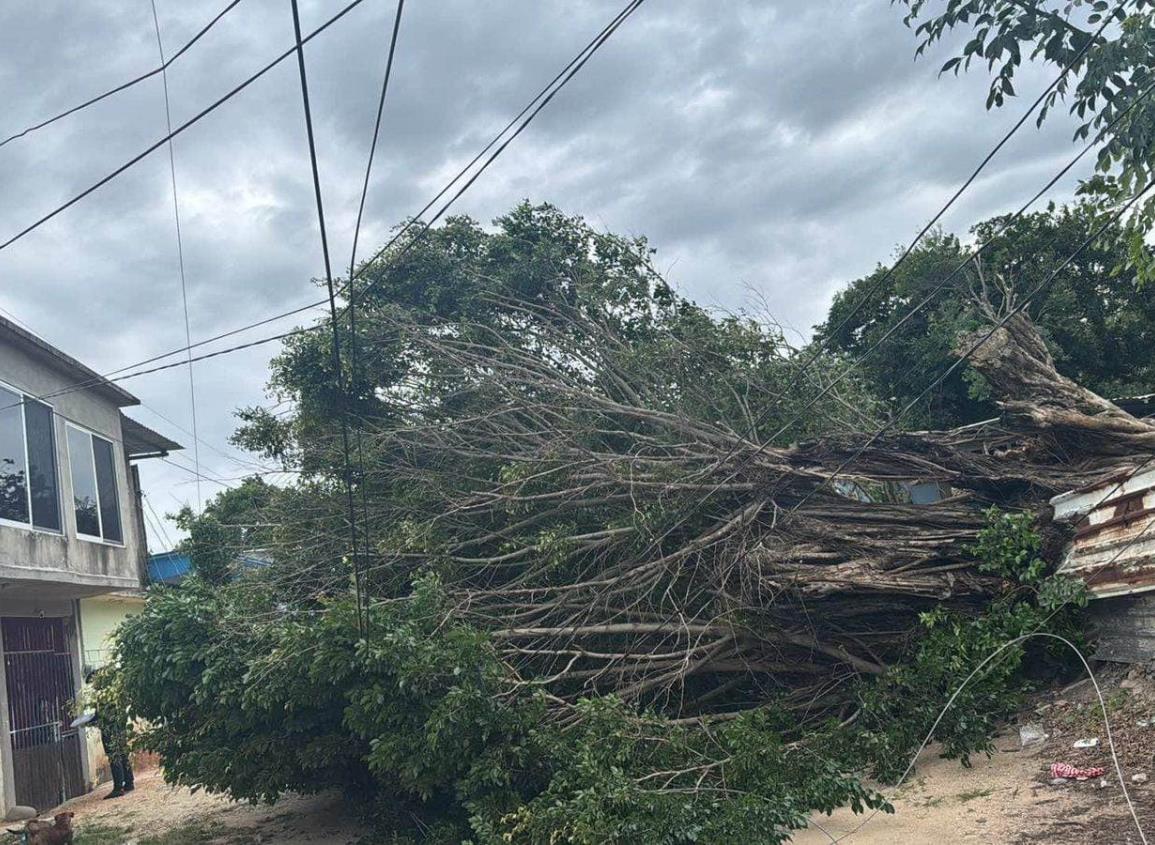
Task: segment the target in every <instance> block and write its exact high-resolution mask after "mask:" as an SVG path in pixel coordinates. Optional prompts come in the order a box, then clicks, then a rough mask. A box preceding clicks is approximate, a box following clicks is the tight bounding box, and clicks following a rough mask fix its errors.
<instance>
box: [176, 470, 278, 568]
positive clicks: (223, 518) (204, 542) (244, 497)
mask: <svg viewBox="0 0 1155 845" xmlns="http://www.w3.org/2000/svg"><path fill="white" fill-rule="evenodd" d="M279 495H283V494H282V491H281V490H280V489H279V488H277V487H274V486H272V485H270V484H267V483H265V481H264V480H263V479H261V478H260V477H259V476H254V477H252V478H246V479H245V480H244V481H242V482H241V484H240V485H239V486H237V487H232V488H229V489H226V490H223V491H221V492H220V493H218V494H217V495H216V496H214V497H213V498H212V499H210V500H209V501H208V502H207V503H206V504H205V506H204V508H203V509H202V510H201V512H200V513H194V511H193V509H192V508H191V507H189V506H188V505H185V506H184V507H183V508H181V510H180V511H179V512H178V513H176V514H174V515H173V516H172V519H173V521H174V522H176V525H177V527H178V528H180V529H182V530H183V531H185V532H186V533H187V536H186V537H185V539H184V540H182V541H181V542H180V543H179V544H178V545H177V547H176V551H178V552H183V553H185V554H187V555H188V556H189V560H190V562H191V565H192V571H193V573H194V574H195V575H197V576H198V577H199V578H201V579H203V580H204V581H207V582H209V583H212V584H222V583H224V582H225V581H227V580H228V579H229V578H230V577H232V576H233V575H234V574H235V573H236V569H237V560H238V558H239V557H240V556H241V555H243V554H246V553H248V552H252V551H255V550H258V549H262V548H266V547H268V546H269V545H271V544H272V543H273V542H274V538H275V536H276V532H275V527H276V524H275V523H274V522H271V521H270V520H272V519H274V518H275V517H274V515H273V514H272V513H271V507H272V505H273V503H274V501H275V500H276V499H277V497H278V496H279Z"/></svg>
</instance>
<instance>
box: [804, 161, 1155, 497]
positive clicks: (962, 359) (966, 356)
mask: <svg viewBox="0 0 1155 845" xmlns="http://www.w3.org/2000/svg"><path fill="white" fill-rule="evenodd" d="M1152 187H1155V181H1151V182H1148V183H1147V184H1146V185H1145V186H1144V187H1143V188H1142V190H1140V191H1139V192H1138V193H1136V194H1135V195H1134V196H1132V197H1131V199H1130V200H1128V201H1127V203H1126V204H1124V205H1123V206H1122V207H1121V208H1120V209H1118V210H1117V211H1115V212H1113V213H1112V214H1110V215H1109V216H1108V217H1107V219H1106V220H1104V221H1103V223H1102V225H1100V226H1099V227H1098V228H1097V229H1096V230H1095V231H1094V232H1093V233H1092V234H1091V235H1090V236H1089V237H1088V238H1087V239H1086V240H1084V241H1083V242H1082V243H1081V244H1080V245H1079V247H1078V248H1077V249H1076V250H1075V251H1074V252H1072V253H1071V254H1070V255H1069V256H1068V257H1067V258H1066V260H1064V261H1063V263H1062V264H1060V265H1059V266H1058V267H1056V268H1055V270H1054V271H1053V272H1052V273H1051V274H1050V275H1049V276H1047V278H1045V279H1043V280H1042V281H1041V282H1039V284H1037V285H1035V287H1034V288H1033V289H1032V290H1031V292H1030V293H1028V294H1027V295H1026V296H1025V297H1024V298H1023V300H1022V302H1020V303H1019V304H1018V305H1016V306H1015V307H1014V308H1012V309H1011V310H1010V311H1009V312H1008V313H1007V314H1006V315H1005V316H1004V317H1003V318H1002V319H1000V320H999V321H997V322H996V323H995V324H994V325H993V326H992V327H991V328H990V330H989V331H988V332H987V333H986V334H984V335H983V336H982V337H981V338H979V339H978V340H977V341H975V342H974V343H973V344H971V345H970V346H969V347H968V348H967V349H966V351H965V352H963V354H962V355H960V356H958V358H956V359H955V360H954V362H952V363H951V365H950V366H949V367H947V368H946V369H945V370H944V371H943V372H942V373H941V374H940V375H938V376H937V377H936V378H935V379H934V380H932V381H931V382H930V383H929V384H928V385H927V386H926V387H924V388H923V389H922V391H921V392H920V393H919V394H918V395H917V396H915V397H914V398H913V399H912V400H910V402H908V403H907V404H906V405H904V406H903V407H902V408H901V409H900V410H899V411H898V413H897V414H894V415H892V416H891V418H890V419H889V420H887V422H886V423H885V424H884V425H883V426H882V427H881V428H879V430H878V431H876V432H875V433H874V434H872V435H871V436H870V439H868V440H867V441H866V442H865V443H863V444H862V445H861V446H860V447H859V448H858V449H856V450H855V451H854V453H853V454H852V455H851V456H850V457H848V458H847V459H846V460H844V461H843V462H842V463H841V464H839V465H838V467H837V468H836V469H835V470H834V472H832V473H831V474H830V475H829V476H827V478H826V483H831V482H833V481H834V479H836V478H837V477H838V476H839V475H841V474H842V471H843V470H844V469H846V468H847V467H848V466H849V465H850V464H852V463H853V462H854V461H856V460H858V458H859V457H861V456H862V454H863V453H864V452H866V450H867V449H869V448H870V447H871V446H872V445H874V443H875V442H877V440H878V438H880V437H882V436H883V435H884V434H885V433H886V432H887V431H889V430H890V429H891V428H892V427H893V426H894V425H895V424H896V423H897V422H898V421H899V420H900V419H902V417H904V416H905V415H906V414H907V413H908V412H909V411H910V410H911V409H912V408H914V407H915V405H917V404H918V403H919V402H920V401H922V398H923V397H924V396H926V395H927V394H928V393H929V392H930V391H932V390H934V389H935V388H936V387H938V386H939V385H940V384H942V383H943V381H945V380H946V378H947V377H948V376H949V375H950V374H951V373H953V372H954V371H955V370H957V369H958V368H959V367H961V366H962V365H963V364H964V363H966V362H967V361H968V360H970V357H971V356H972V355H973V354H974V353H975V352H976V351H978V349H979V348H980V347H981V346H982V345H983V344H984V343H986V342H987V341H988V340H990V339H991V337H993V336H994V334H995V332H997V331H998V330H999V329H1001V328H1002V327H1003V326H1005V325H1006V324H1007V323H1008V322H1010V320H1011V318H1012V317H1014V316H1016V315H1017V314H1020V313H1022V312H1023V311H1024V310H1025V309H1026V307H1027V306H1028V305H1030V304H1031V300H1033V299H1034V298H1035V296H1037V295H1038V294H1039V293H1040V292H1041V291H1042V290H1043V288H1044V287H1046V286H1047V285H1048V284H1050V283H1051V282H1052V281H1053V280H1054V279H1055V277H1057V276H1058V275H1059V273H1061V272H1062V271H1063V270H1065V269H1066V268H1067V267H1068V266H1069V265H1070V264H1071V262H1073V261H1074V260H1075V259H1076V258H1077V257H1078V256H1079V255H1080V254H1081V253H1082V252H1083V250H1085V249H1086V248H1087V247H1089V246H1090V245H1091V244H1093V243H1094V242H1095V241H1096V240H1098V238H1099V237H1100V236H1102V234H1103V232H1105V231H1106V230H1107V227H1108V226H1110V225H1111V224H1113V223H1115V222H1116V221H1118V220H1119V219H1120V218H1121V217H1122V216H1123V215H1124V214H1126V213H1127V212H1128V211H1130V210H1131V208H1132V207H1133V206H1134V205H1135V203H1137V202H1138V201H1139V200H1140V199H1141V198H1142V197H1144V196H1146V194H1147V193H1148V192H1150V190H1151V189H1152ZM818 489H819V488H818V487H815V488H813V489H812V490H811V491H810V492H809V493H807V494H806V495H805V496H804V497H802V499H800V500H799V501H798V503H797V504H795V505H794V506H793V507H792V508H790V511H789V513H794V512H795V511H797V510H798V509H799V508H800V507H802V505H804V504H805V503H806V502H807V501H809V500H810V498H811V497H812V496H813V495H814V492H815V491H816V490H818Z"/></svg>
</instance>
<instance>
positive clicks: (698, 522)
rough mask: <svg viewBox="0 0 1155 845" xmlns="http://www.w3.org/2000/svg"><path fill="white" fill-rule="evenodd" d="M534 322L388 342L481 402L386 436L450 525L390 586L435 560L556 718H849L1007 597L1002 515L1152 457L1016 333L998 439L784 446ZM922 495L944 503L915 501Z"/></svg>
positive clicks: (414, 551)
mask: <svg viewBox="0 0 1155 845" xmlns="http://www.w3.org/2000/svg"><path fill="white" fill-rule="evenodd" d="M516 313H517V315H518V317H517V319H518V322H519V325H518V327H517V328H518V331H519V333H521V334H522V336H529V337H532V339H533V340H532V345H533V346H535V347H536V348H532V349H530V348H525V347H524V346H518V345H514V344H512V343H510V342H508V340H507V338H508V334H509V333H508V332H502V333H498V332H496V331H492V332H486V333H482V334H481V336H477V335H474V334H470V335H468V336H463V334H464V333H460V332H458V331H456V330H455V329H456V328H457V327H453V328H450V327H447V326H444V327H439V328H438V330H435V331H429V330H426V329H423V330H421V331H417V332H412V331H409V330H408V328H409V327H406V326H405V325H404V324H402V323H399V322H395V323H393V324H392V326H391V328H392V330H394V331H397V332H399V333H405V334H406V337H407V339H408V340H409V342H410V343H412V344H413V345H414V347H420V348H421V350H422V354H423V356H425V357H426V358H428V359H430V360H434V359H435V360H438V361H440V362H442V365H443V366H444V367H446V368H447V369H450V370H452V371H453V372H454V375H455V377H456V378H458V379H459V380H460V383H461V385H462V387H461V391H462V393H465V392H468V393H470V394H475V395H482V396H485V397H486V401H485V402H484V403H483V404H484V407H485V411H484V412H483V413H478V414H468V415H464V416H462V417H460V418H458V419H453V420H449V421H445V420H436V421H434V422H431V423H423V424H420V425H413V426H408V427H401V428H398V429H395V430H391V431H388V432H384V433H381V434H379V435H378V439H377V441H376V444H375V446H376V448H377V449H378V450H380V451H381V452H384V453H386V454H390V455H393V456H395V458H394V460H393V461H392V462H391V463H390V465H389V468H388V471H389V472H390V473H391V474H393V475H394V476H395V477H396V478H397V479H398V480H399V482H400V483H403V484H405V485H406V486H407V487H408V488H409V489H411V490H413V491H417V495H418V497H420V498H424V497H426V496H428V497H433V498H437V499H439V500H440V501H441V502H442V503H443V507H442V510H441V513H439V514H438V516H437V517H436V518H435V519H432V520H430V521H428V522H427V523H425V524H423V525H417V524H415V523H412V522H409V523H407V528H408V531H409V533H408V534H404V536H405V539H406V541H407V542H406V543H405V544H404V545H401V547H400V548H397V547H396V546H394V545H393V544H394V543H396V540H395V539H392V538H391V539H389V540H384V541H382V543H381V549H382V550H383V551H384V552H385V553H386V554H389V553H390V552H392V554H391V555H390V557H389V559H388V562H387V563H386V564H385V566H386V567H387V568H390V569H393V570H395V569H396V568H398V567H405V566H409V567H415V568H419V567H422V566H427V565H430V564H431V563H435V564H436V566H437V568H438V571H440V572H442V573H443V576H444V577H445V579H446V582H447V585H448V586H449V589H450V594H451V595H452V596H453V598H454V600H455V605H454V615H455V616H457V617H458V618H461V619H466V620H468V621H470V622H471V623H472V624H474V625H477V626H478V627H480V628H482V629H484V630H489V631H492V632H493V636H494V638H495V639H496V640H497V641H498V642H499V643H500V647H501V652H502V654H503V656H504V657H505V658H506V660H507V661H508V662H509V664H510V665H511V666H512V667H515V669H516V672H517V674H518V676H519V677H521V678H523V679H525V680H526V681H527V682H529V683H533V684H538V685H541V686H544V687H545V688H547V689H548V690H549V691H550V692H551V693H552V694H553V695H554V696H556V697H558V698H559V699H565V700H575V699H577V698H579V697H583V696H590V695H596V694H604V693H607V692H613V693H616V694H617V695H619V696H621V697H622V698H624V699H626V700H627V701H635V702H639V703H643V704H647V705H656V706H659V707H660V708H662V709H664V710H667V711H668V712H672V713H676V714H677V715H679V716H682V717H686V716H694V715H697V714H701V713H711V712H713V713H716V712H718V711H726V712H732V711H739V710H741V709H745V708H747V707H751V706H756V705H757V704H759V703H760V702H761V701H763V700H764V699H765V698H766V696H767V694H768V691H771V690H777V691H785V693H786V695H787V699H788V701H789V702H790V703H791V704H792V705H794V706H797V707H799V708H805V709H808V710H815V709H817V710H818V711H820V712H827V711H828V710H829V709H830V708H831V707H839V706H841V705H842V703H843V702H844V698H843V697H842V696H840V693H839V689H840V687H842V686H843V684H844V682H845V681H846V680H847V679H848V678H850V677H852V676H855V675H857V674H860V673H868V674H880V673H882V672H883V671H884V670H885V668H886V667H887V666H888V665H891V664H892V663H894V662H895V661H896V660H897V659H898V658H899V657H900V656H901V655H902V654H903V652H904V651H905V649H906V648H907V647H908V646H909V640H908V637H909V635H910V633H911V632H912V631H913V630H914V629H915V628H916V626H917V617H918V615H919V614H920V613H923V612H925V611H927V610H929V609H931V608H932V607H934V606H936V605H937V604H940V603H943V602H945V603H947V604H948V605H952V604H953V605H966V604H968V603H972V604H973V603H976V602H977V601H983V600H986V599H989V598H991V597H993V596H994V595H996V594H997V593H998V591H999V589H1000V581H999V579H998V578H995V577H993V576H990V575H984V574H982V573H980V572H979V571H977V569H976V567H975V559H974V555H973V553H972V552H971V547H972V546H973V544H974V542H975V540H976V537H977V534H978V532H979V531H980V530H981V529H982V527H983V526H984V524H985V519H984V511H985V510H986V509H987V508H989V507H990V506H991V504H992V503H994V504H997V505H999V506H1002V507H1006V508H1015V509H1018V508H1030V509H1035V510H1040V509H1041V508H1042V507H1043V506H1045V503H1046V501H1047V499H1048V498H1049V497H1051V496H1053V495H1055V494H1057V493H1059V492H1062V491H1064V490H1068V489H1071V488H1072V487H1075V486H1078V485H1081V484H1085V483H1089V482H1093V481H1096V480H1099V479H1102V478H1104V477H1106V476H1109V475H1112V474H1115V473H1117V472H1118V471H1119V470H1120V469H1122V468H1124V467H1125V466H1129V465H1134V463H1135V462H1136V461H1137V460H1138V459H1139V458H1140V456H1142V455H1143V453H1144V452H1148V453H1149V452H1150V451H1151V449H1152V447H1153V446H1155V426H1152V425H1151V424H1149V423H1147V422H1144V421H1141V420H1136V419H1134V418H1133V417H1131V416H1130V415H1128V414H1126V413H1125V412H1123V411H1121V410H1120V409H1118V408H1117V407H1115V406H1113V405H1111V404H1110V403H1109V402H1106V401H1104V400H1103V399H1101V398H1099V397H1097V396H1095V395H1094V394H1092V393H1090V392H1089V391H1086V390H1083V389H1082V388H1079V387H1078V386H1077V385H1075V384H1073V383H1072V382H1070V381H1069V380H1067V379H1065V378H1063V377H1062V376H1061V375H1059V374H1058V373H1057V372H1056V371H1055V368H1054V364H1053V362H1052V360H1051V358H1050V356H1049V354H1048V353H1047V351H1046V347H1045V346H1044V345H1043V343H1042V341H1041V338H1040V337H1039V335H1038V333H1037V331H1036V330H1035V329H1034V327H1033V326H1032V325H1031V323H1030V322H1029V321H1028V320H1027V319H1025V318H1022V317H1016V318H1014V319H1012V320H1011V321H1010V322H1009V323H1008V324H1007V326H1006V327H1005V328H1002V329H1000V330H999V331H998V332H997V333H996V335H995V336H994V337H993V338H992V339H991V341H990V342H989V343H988V344H986V345H985V346H983V347H981V354H980V355H978V356H977V358H976V361H975V366H976V368H977V369H978V370H979V372H981V373H982V374H983V375H984V376H985V377H986V378H987V380H988V381H989V382H990V384H991V385H992V386H993V387H994V388H995V389H996V390H997V391H998V392H999V395H1001V396H1003V397H1005V399H1004V400H1003V407H1004V408H1005V409H1006V410H1007V415H1006V416H1005V417H1004V419H1003V420H1002V421H1000V422H998V423H990V424H983V425H979V426H972V427H968V428H965V429H961V430H957V431H951V432H918V433H900V434H887V435H884V436H881V437H877V438H875V437H872V436H870V435H869V434H862V433H839V434H830V435H827V436H823V437H819V438H815V439H811V440H807V441H804V442H801V443H798V444H796V445H791V446H777V445H769V446H766V445H763V444H762V443H761V442H760V441H759V440H758V439H756V438H751V437H749V436H747V433H746V432H744V431H741V430H736V429H735V428H734V427H732V426H729V425H726V424H725V423H724V422H720V421H718V420H717V419H716V418H712V417H711V416H709V415H705V414H701V413H699V414H693V415H691V414H690V413H687V409H686V408H684V407H683V406H681V405H680V404H679V402H678V401H676V400H675V401H673V402H671V401H668V399H667V398H666V397H668V396H669V395H670V394H669V392H668V391H667V388H668V387H669V385H668V384H667V383H664V380H663V382H662V383H659V384H658V385H655V384H654V383H653V379H652V378H650V377H649V375H648V374H646V373H641V372H639V371H638V368H637V367H636V365H635V364H634V362H633V361H631V360H630V356H631V354H632V350H631V349H630V347H629V346H628V344H627V343H626V341H625V340H624V338H623V337H622V334H621V332H620V331H616V330H615V329H614V328H613V327H612V326H610V325H608V324H607V322H606V321H595V320H594V319H591V318H590V317H589V316H587V315H584V314H581V313H579V312H578V311H576V310H575V309H566V308H562V307H557V306H552V307H547V306H542V305H539V306H535V307H532V308H531V307H527V306H523V307H521V308H520V309H518V310H517V312H516ZM528 345H529V344H527V346H528ZM684 365H685V366H686V367H688V368H692V367H693V361H692V360H689V361H684ZM655 388H657V390H655ZM478 404H482V403H478ZM759 411H761V408H760V407H758V408H755V409H754V412H755V413H758V412H759ZM844 466H846V469H843V467H844ZM497 467H500V471H499V472H494V469H495V468H497ZM836 471H837V472H838V475H837V476H835V475H834V473H835V472H836ZM914 485H922V486H925V485H930V486H932V487H933V488H934V489H936V490H938V491H941V492H942V494H943V497H942V498H941V499H940V500H939V501H935V502H934V503H932V504H914V503H913V502H912V501H911V497H910V492H911V490H912V487H913V486H914ZM405 516H409V515H405ZM393 518H394V519H396V517H393ZM396 536H398V535H394V537H396ZM399 545H400V544H399ZM844 715H845V714H844Z"/></svg>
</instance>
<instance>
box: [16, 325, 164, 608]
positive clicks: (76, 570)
mask: <svg viewBox="0 0 1155 845" xmlns="http://www.w3.org/2000/svg"><path fill="white" fill-rule="evenodd" d="M73 381H74V379H73V378H70V377H69V376H67V375H65V374H63V373H61V372H59V371H57V370H55V369H53V368H51V367H49V366H47V365H46V364H45V363H43V362H42V361H40V360H37V359H35V358H33V357H31V356H29V355H28V354H27V353H26V352H25V351H24V350H23V349H21V348H20V347H19V346H16V345H14V344H12V343H10V342H8V341H4V340H0V382H3V383H5V384H7V385H9V386H11V387H13V388H15V389H16V390H20V391H23V392H24V393H26V394H28V395H30V396H47V397H48V398H47V399H46V400H45V401H47V403H48V404H49V405H51V406H52V407H53V410H54V411H55V412H56V414H55V434H56V461H57V476H58V479H59V486H60V498H61V506H62V507H61V513H62V517H63V525H64V534H63V536H61V535H59V534H52V533H49V532H44V531H35V530H31V529H24V528H20V527H14V526H11V525H0V581H4V580H9V579H11V580H18V581H25V582H33V583H35V582H44V581H49V582H55V583H57V584H61V585H71V586H72V587H73V588H74V592H73V595H82V594H84V593H85V592H87V593H94V592H99V591H101V590H109V589H131V588H134V587H137V586H139V574H138V557H137V555H138V551H139V549H140V547H141V545H140V544H141V542H142V538H141V536H140V533H139V526H138V522H137V520H136V519H135V517H134V514H133V508H135V507H136V498H135V492H134V491H133V490H132V489H131V485H130V483H129V469H128V465H127V463H126V461H125V455H124V444H123V442H122V441H123V438H122V434H121V427H120V409H119V408H118V407H117V406H116V404H115V403H114V402H112V401H110V400H108V399H106V398H104V397H102V396H100V395H98V394H96V393H94V392H92V391H91V390H74V391H71V392H67V393H62V394H61V395H59V396H51V395H50V394H52V393H55V392H57V391H60V390H62V389H66V388H69V387H71V385H72V383H73ZM66 420H68V421H71V422H73V423H75V424H78V425H80V426H82V427H84V428H87V429H89V430H91V431H93V432H95V433H96V434H98V435H100V436H102V437H104V438H106V439H108V440H111V441H112V442H113V451H114V454H115V457H116V465H117V466H116V469H117V473H116V475H117V479H116V483H117V492H118V497H119V500H120V513H121V523H122V526H123V532H124V545H113V544H108V543H99V542H92V541H88V540H81V539H78V538H77V536H76V518H75V514H74V513H73V508H72V478H71V474H70V473H69V469H68V452H67V448H66V446H65V443H66V440H65V422H66Z"/></svg>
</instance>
